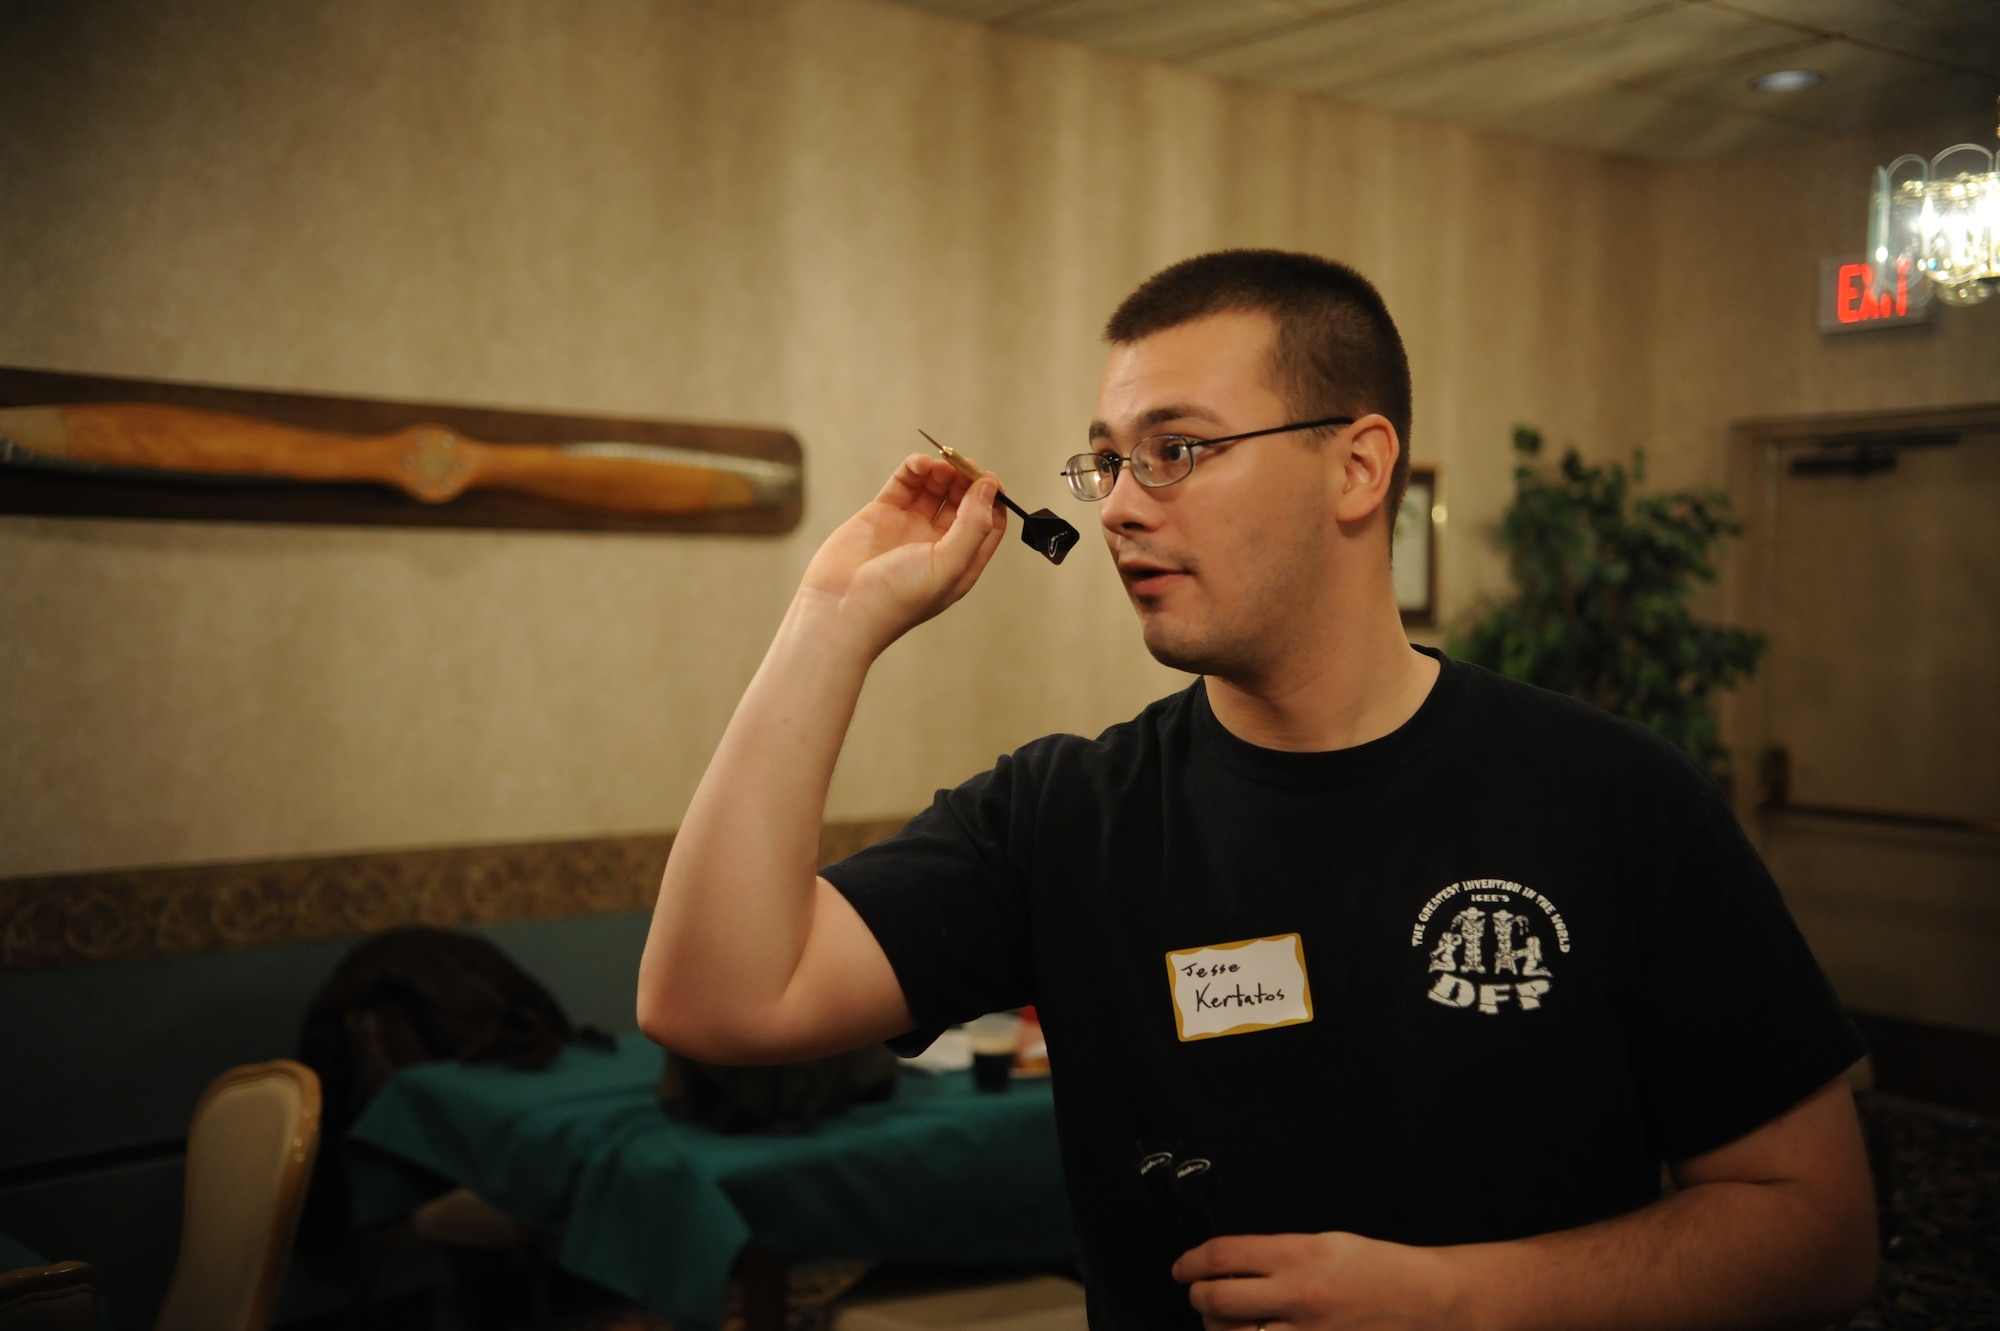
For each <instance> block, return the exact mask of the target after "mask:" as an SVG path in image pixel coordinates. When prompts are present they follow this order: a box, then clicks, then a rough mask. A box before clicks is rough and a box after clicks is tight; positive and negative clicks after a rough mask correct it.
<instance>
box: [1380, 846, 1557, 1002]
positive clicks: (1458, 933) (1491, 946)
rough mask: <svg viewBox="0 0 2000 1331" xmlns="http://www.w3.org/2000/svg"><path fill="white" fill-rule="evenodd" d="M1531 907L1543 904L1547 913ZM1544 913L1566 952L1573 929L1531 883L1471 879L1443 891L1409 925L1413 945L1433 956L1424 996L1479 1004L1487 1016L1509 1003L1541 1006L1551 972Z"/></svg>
mask: <svg viewBox="0 0 2000 1331" xmlns="http://www.w3.org/2000/svg"><path fill="white" fill-rule="evenodd" d="M1530 906H1535V907H1539V908H1540V911H1541V915H1540V916H1539V917H1537V916H1536V915H1534V914H1533V913H1532V912H1530V911H1529V909H1528V908H1529V907H1530ZM1538 918H1539V922H1541V923H1545V924H1546V925H1547V926H1548V927H1549V929H1551V930H1552V931H1553V935H1554V939H1555V946H1556V951H1558V952H1568V951H1569V926H1568V925H1567V924H1565V923H1563V917H1562V913H1561V912H1559V911H1558V910H1557V909H1556V908H1555V905H1554V903H1552V902H1551V901H1550V900H1549V899H1548V898H1547V897H1545V896H1543V895H1542V894H1541V893H1540V892H1537V891H1534V890H1533V889H1532V888H1526V887H1523V886H1521V885H1520V884H1519V883H1510V882H1508V881H1506V880H1505V879H1502V878H1471V879H1467V880H1466V881H1464V882H1462V883H1453V884H1452V885H1451V886H1450V887H1447V888H1445V889H1444V890H1443V891H1442V892H1439V893H1438V894H1437V895H1436V896H1434V897H1432V898H1431V899H1430V900H1429V901H1428V902H1426V903H1425V904H1424V908H1423V909H1422V910H1421V911H1419V912H1417V922H1416V925H1415V927H1414V928H1412V929H1411V930H1410V946H1411V947H1416V948H1425V949H1427V953H1428V956H1429V958H1430V964H1429V966H1428V967H1427V968H1426V969H1425V972H1424V982H1425V983H1426V984H1428V985H1429V986H1430V988H1429V990H1428V991H1427V992H1426V994H1425V997H1427V998H1429V999H1430V1000H1431V1001H1432V1002H1434V1003H1441V1004H1443V1005H1444V1006H1445V1007H1453V1008H1472V1007H1475V1006H1476V1007H1477V1008H1478V1010H1479V1011H1481V1012H1483V1013H1485V1014H1486V1015H1487V1016H1489V1017H1490V1016H1496V1015H1498V1014H1499V1012H1500V1009H1501V1008H1502V1006H1504V1005H1507V1004H1510V1003H1511V1004H1513V1005H1514V1006H1515V1007H1517V1008H1519V1009H1520V1010H1521V1011H1523V1012H1533V1011H1534V1010H1535V1009H1536V1008H1539V1007H1540V1006H1541V1005H1542V1001H1543V1000H1544V999H1545V998H1546V997H1547V996H1548V992H1549V986H1550V984H1551V983H1552V982H1553V975H1552V973H1551V972H1550V970H1549V966H1548V960H1547V958H1546V957H1545V956H1544V955H1543V948H1544V946H1545V944H1544V942H1543V935H1542V933H1541V932H1539V931H1538V930H1537V929H1536V927H1535V926H1536V924H1537V923H1538ZM1432 977H1435V979H1433V978H1432ZM1502 977H1507V978H1504V979H1503V978H1502Z"/></svg>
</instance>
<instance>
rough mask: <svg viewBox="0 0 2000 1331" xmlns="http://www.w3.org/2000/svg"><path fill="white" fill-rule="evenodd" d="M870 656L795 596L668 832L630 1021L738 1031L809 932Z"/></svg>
mask: <svg viewBox="0 0 2000 1331" xmlns="http://www.w3.org/2000/svg"><path fill="white" fill-rule="evenodd" d="M878 650H879V648H878V647H877V646H876V645H875V644H873V643H871V642H868V641H866V640H865V639H864V638H863V637H862V636H861V634H859V633H858V632H856V631H855V630H853V629H852V628H850V627H849V626H847V625H846V624H844V623H843V622H842V620H841V617H840V615H839V613H838V609H837V606H836V604H835V603H834V602H832V601H831V600H830V599H829V598H826V597H824V596H821V595H819V594H817V593H814V592H812V591H810V590H806V591H801V592H800V593H799V595H798V596H797V597H796V598H794V600H793V602H792V606H791V608H790V610H789V611H788V612H787V613H786V615H785V619H784V622H783V624H782V625H781V626H780V627H779V629H778V633H777V635H776V637H775V638H774V639H773V641H772V643H771V647H770V650H769V651H768V652H766V654H765V656H764V661H763V663H762V664H761V665H760V666H759V667H758V670H757V673H756V676H755V677H754V678H753V679H752V680H751V683H750V687H749V688H748V689H747V690H746V691H745V692H744V695H743V699H742V701H741V702H740V703H739V704H738V705H737V708H736V713H735V715H734V716H733V717H732V718H731V719H730V722H729V727H728V729H727V730H726V731H725V732H724V734H723V738H722V742H721V744H720V745H719V746H718V747H717V749H716V752H715V757H714V759H713V760H712V761H711V762H710V763H709V767H708V771H707V772H706V773H705V774H704V775H703V777H702V780H701V784H700V786H699V787H698V788H697V789H696V791H695V796H694V799H693V801H692V802H691V803H690V804H689V806H688V812H687V817H686V818H685V820H684V821H683V822H682V824H681V828H680V831H679V832H678V833H677V834H676V835H675V838H674V848H673V853H672V855H671V856H670V857H669V859H668V861H667V867H666V873H665V875H664V878H663V880H662V882H661V886H660V897H659V901H658V903H657V904H656V906H655V907H654V912H653V926H652V931H651V933H650V935H649V936H648V938H647V942H646V953H645V957H644V959H643V960H642V962H641V964H640V969H639V1009H640V1024H641V1027H642V1028H643V1029H645V1030H646V1031H647V1033H648V1034H650V1035H653V1036H654V1037H655V1038H658V1039H663V1040H666V1041H667V1042H669V1043H681V1042H682V1041H677V1040H675V1039H674V1037H675V1035H676V1034H677V1033H682V1032H692V1031H700V1032H702V1033H703V1034H704V1036H705V1037H708V1038H713V1037H714V1036H722V1037H724V1038H725V1039H727V1038H729V1037H730V1036H731V1035H732V1034H735V1033H747V1030H746V1028H749V1027H754V1026H755V1024H756V1023H757V1022H758V1021H759V1020H760V1019H761V1018H762V1017H763V1016H765V1015H767V1014H769V1013H771V1012H773V1011H775V1010H776V1008H777V1006H778V1003H779V1000H780V999H781V998H782V997H783V994H784V990H785V987H786V985H787V984H788V982H789V981H790V979H791V977H792V975H793V973H794V971H795V969H796V967H797V965H798V962H799V958H800V956H801V954H802V953H803V951H804V949H805V945H806V940H807V936H808V933H809V931H810V929H811V926H812V917H813V898H814V879H815V876H816V875H815V869H816V867H817V861H818V851H819V833H820V825H821V822H822V820H823V817H824V811H825V807H826V792H827V786H828V783H829V782H830V781H831V780H832V776H833V768H834V763H835V761H836V760H837V759H838V758H839V756H840V747H841V743H842V741H843V740H844V739H845V737H846V734H847V727H848V724H849V722H850V721H851V720H852V718H853V715H854V706H855V703H856V701H857V700H858V699H859V697H860V694H861V686H862V683H863V682H864V680H865V679H866V677H867V672H868V668H869V666H870V664H872V662H873V659H874V656H875V653H876V652H877V651H878Z"/></svg>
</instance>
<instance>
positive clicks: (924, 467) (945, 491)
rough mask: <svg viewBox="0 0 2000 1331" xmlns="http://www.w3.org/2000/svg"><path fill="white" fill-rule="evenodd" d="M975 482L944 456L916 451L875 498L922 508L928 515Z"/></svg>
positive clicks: (891, 504)
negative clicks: (968, 478) (936, 456)
mask: <svg viewBox="0 0 2000 1331" xmlns="http://www.w3.org/2000/svg"><path fill="white" fill-rule="evenodd" d="M971 484H972V483H971V482H970V481H968V480H966V479H965V476H964V475H963V474H962V473H961V472H960V471H959V470H958V468H956V467H954V466H952V465H951V464H950V463H948V462H946V461H945V460H944V459H943V458H935V457H932V456H931V455H930V454H928V453H912V454H910V455H909V456H908V457H906V458H904V459H903V461H902V463H901V464H900V465H899V466H898V467H897V468H896V470H895V471H894V472H892V473H890V476H889V479H888V480H887V481H885V482H883V484H882V490H881V493H879V494H877V495H876V496H875V502H876V503H878V504H888V505H890V506H892V507H894V508H907V509H911V510H913V511H914V510H918V509H921V510H922V511H923V515H924V516H925V517H926V518H928V517H929V516H930V515H931V514H932V513H934V512H935V511H936V510H937V507H938V502H939V501H940V500H943V501H945V502H946V503H950V502H952V501H954V500H956V499H957V498H958V497H959V496H961V495H963V494H964V493H965V491H966V490H967V488H968V487H970V485H971Z"/></svg>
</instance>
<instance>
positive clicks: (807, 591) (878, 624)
mask: <svg viewBox="0 0 2000 1331" xmlns="http://www.w3.org/2000/svg"><path fill="white" fill-rule="evenodd" d="M999 489H1000V483H999V482H998V481H997V480H995V479H994V478H993V477H992V476H991V475H990V474H989V475H986V476H982V477H980V478H979V479H978V480H977V481H969V480H967V479H966V478H965V477H964V476H963V475H961V474H960V473H959V471H958V470H957V469H956V468H955V467H953V466H951V465H950V464H949V463H947V462H945V461H944V460H943V459H942V458H934V457H930V456H928V455H926V454H923V453H912V454H911V455H910V456H909V457H907V458H905V459H903V464H902V465H901V466H900V467H898V468H896V474H895V475H893V476H891V477H890V478H889V482H888V484H886V485H884V486H883V487H882V492H881V493H880V494H878V495H876V496H875V498H874V500H873V501H872V502H871V503H869V504H868V505H867V507H865V508H863V509H862V510H861V511H860V512H859V513H856V514H855V515H854V516H853V517H851V518H849V519H848V520H847V521H846V522H844V523H842V524H841V525H840V526H839V527H838V528H836V529H835V530H834V532H833V534H832V535H831V536H829V537H827V539H826V542H825V544H823V545H821V546H820V548H819V553H818V554H816V555H814V556H813V559H812V563H810V564H809V565H807V566H806V575H805V579H804V581H803V582H801V583H800V585H799V595H800V596H801V597H802V598H805V597H820V598H825V599H826V600H827V601H828V602H830V603H831V604H832V605H833V606H834V607H835V608H836V611H837V614H838V617H839V619H840V620H841V621H842V623H843V624H844V626H845V627H846V628H847V629H848V630H849V631H853V632H857V633H859V634H860V636H861V638H862V640H863V641H864V642H865V643H866V644H867V645H868V647H869V648H870V649H871V650H872V651H874V652H880V651H881V650H882V649H883V648H885V647H887V646H888V645H889V644H890V643H892V642H894V641H895V640H896V639H897V638H899V637H901V636H902V635H903V634H905V633H907V632H909V631H910V630H911V629H913V628H915V627H916V626H917V625H918V624H921V623H923V622H924V621H925V620H927V619H929V618H931V617H932V616H933V615H936V614H938V613H939V612H940V611H942V610H944V609H945V608H946V607H947V606H949V605H951V604H952V603H953V602H954V601H956V600H958V599H959V598H960V597H961V596H964V595H965V594H966V592H968V591H970V590H971V589H972V584H973V583H975V582H977V581H979V575H980V574H981V573H982V572H984V571H985V569H986V562H987V561H988V560H990V559H991V558H993V552H994V551H995V550H996V549H998V548H999V545H1000V538H1001V537H1002V536H1004V535H1005V534H1006V532H1007V514H1006V512H1005V511H1004V510H1001V509H998V508H996V507H995V505H994V495H995V494H996V493H998V491H999Z"/></svg>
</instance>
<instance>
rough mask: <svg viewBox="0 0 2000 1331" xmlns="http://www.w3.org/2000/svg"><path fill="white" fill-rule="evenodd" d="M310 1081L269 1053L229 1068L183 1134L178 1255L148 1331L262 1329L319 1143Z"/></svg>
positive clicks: (306, 1071)
mask: <svg viewBox="0 0 2000 1331" xmlns="http://www.w3.org/2000/svg"><path fill="white" fill-rule="evenodd" d="M319 1113H320V1095H319V1078H318V1077H316V1076H314V1075H313V1072H312V1069H310V1068H308V1067H306V1066H305V1065H304V1064H303V1063H294V1062H292V1061H291V1060H290V1059H278V1060H276V1061H274V1062H270V1063H253V1064H249V1065H247V1066H245V1067H240V1068H233V1069H231V1070H230V1071H228V1072H225V1073H223V1074H222V1075H221V1076H220V1077H217V1078H216V1079H215V1082H214V1084H213V1085H211V1086H210V1087H209V1088H208V1091H207V1093H206V1094H204V1095H203V1096H202V1097H201V1103H200V1104H198V1105H196V1106H195V1110H194V1121H193V1123H192V1125H191V1126H190V1128H189V1130H188V1149H187V1202H186V1206H185V1208H184V1210H183V1213H182V1214H183V1219H182V1224H181V1251H180V1258H179V1260H178V1261H176V1262H175V1263H174V1276H173V1281H172V1283H170V1284H169V1285H168V1286H167V1298H166V1302H165V1303H164V1304H162V1305H161V1308H160V1317H159V1321H158V1322H157V1323H156V1324H155V1326H156V1328H157V1331H265V1328H267V1327H268V1326H269V1325H270V1323H271V1307H272V1305H273V1304H274V1303H275V1302H276V1300H277V1297H278V1286H279V1283H280V1282H281V1281H283V1279H284V1276H285V1263H286V1261H287V1260H288V1259H289V1258H290V1256H291V1251H292V1236H293V1233H294V1232H295V1231H296V1229H297V1228H298V1219H299V1207H300V1205H301V1204H302V1203H303V1202H304V1200H305V1188H306V1176H307V1175H308V1173H309V1172H310V1171H311V1169H312V1162H313V1154H314V1152H315V1150H316V1149H317V1148H318V1146H319Z"/></svg>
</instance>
